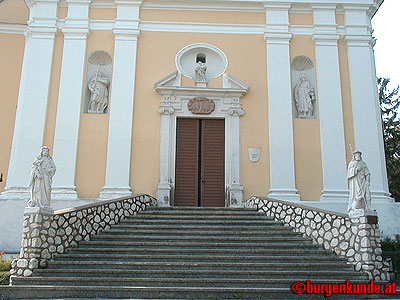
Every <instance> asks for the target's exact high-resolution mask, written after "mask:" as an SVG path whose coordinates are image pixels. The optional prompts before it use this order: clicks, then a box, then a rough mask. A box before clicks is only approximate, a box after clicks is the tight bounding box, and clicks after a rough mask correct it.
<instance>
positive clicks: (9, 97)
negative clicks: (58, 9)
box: [0, 9, 25, 192]
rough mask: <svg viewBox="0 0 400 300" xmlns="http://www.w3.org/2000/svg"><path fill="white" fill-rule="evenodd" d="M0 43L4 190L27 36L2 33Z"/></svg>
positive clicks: (0, 185)
mask: <svg viewBox="0 0 400 300" xmlns="http://www.w3.org/2000/svg"><path fill="white" fill-rule="evenodd" d="M0 10H1V9H0ZM0 45H1V47H0V66H1V72H0V91H1V93H0V107H1V109H0V120H1V126H0V173H2V174H3V181H2V182H0V192H2V191H4V187H5V184H6V180H7V173H8V163H9V159H10V152H11V145H12V138H13V132H14V123H15V113H16V109H17V102H18V91H19V81H20V77H21V70H22V61H23V57H24V48H25V37H24V36H23V35H22V34H20V35H14V34H3V33H0Z"/></svg>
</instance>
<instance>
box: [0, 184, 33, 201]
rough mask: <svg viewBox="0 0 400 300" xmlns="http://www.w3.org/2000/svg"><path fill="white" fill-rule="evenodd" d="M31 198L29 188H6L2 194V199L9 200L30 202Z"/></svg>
mask: <svg viewBox="0 0 400 300" xmlns="http://www.w3.org/2000/svg"><path fill="white" fill-rule="evenodd" d="M30 197H31V193H30V190H29V187H27V186H21V187H6V188H5V191H4V192H3V193H1V195H0V199H7V200H26V201H28V200H29V198H30Z"/></svg>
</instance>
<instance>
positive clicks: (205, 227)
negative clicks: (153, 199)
mask: <svg viewBox="0 0 400 300" xmlns="http://www.w3.org/2000/svg"><path fill="white" fill-rule="evenodd" d="M111 229H116V230H159V231H170V230H186V231H191V230H202V231H214V230H217V231H228V232H229V231H239V232H247V231H257V230H262V231H265V232H293V230H292V229H291V228H289V227H285V226H282V225H281V224H268V225H265V224H256V225H252V226H249V225H235V226H231V225H209V224H200V225H199V224H190V223H183V224H176V225H173V224H170V225H168V226H160V225H158V224H146V223H139V224H126V223H120V224H117V225H113V226H112V227H111Z"/></svg>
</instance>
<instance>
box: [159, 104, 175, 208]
mask: <svg viewBox="0 0 400 300" xmlns="http://www.w3.org/2000/svg"><path fill="white" fill-rule="evenodd" d="M158 111H159V113H160V114H161V129H160V182H159V183H158V187H157V199H158V206H171V199H172V187H171V179H170V178H171V175H170V174H171V166H172V160H173V159H172V155H173V147H174V143H173V132H174V131H175V130H176V128H175V126H174V125H175V124H174V117H173V116H172V114H173V113H174V111H175V110H174V108H173V107H172V106H171V101H170V97H168V96H163V98H162V101H161V106H160V108H159V110H158Z"/></svg>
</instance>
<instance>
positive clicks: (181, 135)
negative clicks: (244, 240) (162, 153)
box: [174, 118, 225, 207]
mask: <svg viewBox="0 0 400 300" xmlns="http://www.w3.org/2000/svg"><path fill="white" fill-rule="evenodd" d="M174 199H175V201H174V205H175V206H216V207H223V206H225V121H224V120H223V119H185V118H178V119H177V131H176V166H175V197H174Z"/></svg>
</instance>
